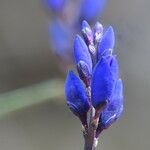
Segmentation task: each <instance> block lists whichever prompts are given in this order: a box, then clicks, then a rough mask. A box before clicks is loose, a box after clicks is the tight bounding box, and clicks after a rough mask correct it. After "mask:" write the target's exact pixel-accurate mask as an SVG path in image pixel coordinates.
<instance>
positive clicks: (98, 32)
mask: <svg viewBox="0 0 150 150" xmlns="http://www.w3.org/2000/svg"><path fill="white" fill-rule="evenodd" d="M102 35H103V26H102V24H100V23H99V22H97V23H96V24H95V26H94V41H95V43H98V42H99V41H100V39H101V38H102Z"/></svg>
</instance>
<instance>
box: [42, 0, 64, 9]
mask: <svg viewBox="0 0 150 150" xmlns="http://www.w3.org/2000/svg"><path fill="white" fill-rule="evenodd" d="M43 2H44V4H45V5H46V6H47V7H48V8H49V9H51V10H53V11H60V10H61V9H62V8H63V6H64V3H65V0H43Z"/></svg>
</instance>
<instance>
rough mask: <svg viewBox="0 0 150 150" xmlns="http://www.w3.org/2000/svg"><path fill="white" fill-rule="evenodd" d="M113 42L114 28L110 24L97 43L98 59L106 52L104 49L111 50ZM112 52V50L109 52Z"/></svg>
mask: <svg viewBox="0 0 150 150" xmlns="http://www.w3.org/2000/svg"><path fill="white" fill-rule="evenodd" d="M114 44H115V35H114V30H113V28H112V27H111V26H110V27H109V28H108V29H107V31H106V32H105V33H104V35H103V37H102V40H101V41H100V42H99V45H98V54H97V55H98V59H100V58H101V56H102V55H103V54H104V53H106V51H108V50H111V51H113V48H114ZM111 53H112V52H111Z"/></svg>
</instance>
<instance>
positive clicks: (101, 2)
mask: <svg viewBox="0 0 150 150" xmlns="http://www.w3.org/2000/svg"><path fill="white" fill-rule="evenodd" d="M105 1H106V0H83V2H82V4H81V9H80V10H81V12H80V17H81V19H82V20H84V19H85V20H88V21H91V20H94V19H95V18H96V17H97V16H98V15H99V14H100V13H101V12H102V10H103V8H104V6H105Z"/></svg>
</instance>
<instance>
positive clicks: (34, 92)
mask: <svg viewBox="0 0 150 150" xmlns="http://www.w3.org/2000/svg"><path fill="white" fill-rule="evenodd" d="M63 84H64V83H63V81H62V80H61V79H52V80H47V81H45V82H41V83H38V84H35V85H32V86H29V87H25V88H20V89H17V90H14V91H10V92H7V93H4V94H0V117H3V116H4V115H6V114H8V113H11V112H14V111H17V110H20V109H22V108H25V107H28V106H31V105H34V104H37V103H41V102H43V101H46V100H50V101H52V100H54V101H56V100H59V99H61V98H63ZM57 102H58V101H57Z"/></svg>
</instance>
